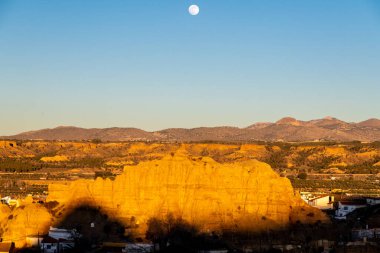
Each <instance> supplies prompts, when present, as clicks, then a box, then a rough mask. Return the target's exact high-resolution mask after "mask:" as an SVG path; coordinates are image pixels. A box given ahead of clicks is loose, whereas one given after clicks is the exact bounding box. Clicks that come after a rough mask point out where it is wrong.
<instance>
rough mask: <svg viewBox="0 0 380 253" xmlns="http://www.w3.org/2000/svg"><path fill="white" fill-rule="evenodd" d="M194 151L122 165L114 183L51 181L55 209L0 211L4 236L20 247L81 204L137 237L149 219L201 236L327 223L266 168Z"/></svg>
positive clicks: (22, 206) (50, 198)
mask: <svg viewBox="0 0 380 253" xmlns="http://www.w3.org/2000/svg"><path fill="white" fill-rule="evenodd" d="M195 148H199V149H202V148H204V147H202V145H200V146H199V147H198V146H196V145H194V146H191V147H190V146H186V145H184V146H182V147H180V148H178V149H176V151H175V152H167V153H166V155H165V156H163V157H162V158H161V159H156V160H151V161H145V162H140V163H138V164H137V165H128V166H125V167H124V172H123V173H122V174H121V175H119V176H117V177H116V178H115V179H114V180H110V179H102V178H97V179H96V180H78V181H72V182H66V181H63V182H58V181H57V182H56V183H53V184H50V185H49V195H48V199H47V201H48V202H53V201H54V202H55V201H56V202H58V205H57V206H54V207H53V208H49V210H47V209H46V208H45V207H44V206H43V205H40V204H33V203H31V201H23V202H20V207H18V208H15V209H14V210H10V209H9V208H3V209H1V210H0V211H1V215H0V224H1V229H2V232H3V235H4V238H8V239H9V240H14V241H16V246H18V247H21V246H23V245H24V244H25V235H26V234H25V233H26V232H25V231H27V233H28V234H29V235H30V234H37V233H38V234H43V233H46V232H47V229H48V226H49V225H57V224H60V222H62V220H64V219H65V217H66V216H67V215H68V214H69V213H70V212H71V211H72V210H73V209H75V208H76V207H78V206H83V205H90V206H93V207H96V208H98V209H99V210H101V212H102V213H105V214H107V215H108V217H112V218H113V219H115V220H117V221H120V222H121V223H122V224H124V225H125V226H129V225H131V224H130V221H131V220H133V221H134V223H135V224H134V225H135V226H133V229H134V230H135V231H134V232H133V233H134V234H140V235H143V234H144V233H145V230H146V224H147V221H148V219H149V218H152V217H157V218H164V217H166V216H167V215H168V214H172V215H174V216H177V217H181V218H183V219H184V220H186V221H188V222H189V223H191V224H193V225H195V226H197V227H198V228H199V229H200V230H201V231H206V232H207V231H220V230H222V229H228V230H233V231H237V232H239V231H245V230H249V231H261V230H266V229H277V228H283V227H285V226H287V225H289V224H291V223H295V222H298V221H300V222H303V223H315V222H317V221H319V220H320V221H327V218H326V217H325V216H324V215H323V213H322V212H320V211H319V210H317V209H314V208H311V207H309V206H308V205H306V204H305V203H304V201H302V200H301V199H300V197H299V196H298V195H297V194H295V193H294V191H293V188H292V186H291V184H290V181H289V180H288V179H286V178H283V177H280V176H278V175H277V174H276V173H275V172H274V171H273V170H272V169H271V168H270V166H269V165H267V164H265V163H262V162H259V161H257V160H254V159H246V160H242V161H235V162H226V163H219V162H216V161H215V160H213V159H212V158H210V157H208V156H194V155H190V154H189V150H190V152H191V151H192V150H191V149H195ZM221 148H223V146H221ZM224 148H230V146H226V147H224ZM238 151H239V150H238ZM259 151H260V152H261V151H263V150H262V149H259V150H258V152H259ZM239 152H246V150H244V149H240V151H239ZM193 153H194V151H193ZM9 217H11V218H9ZM21 231H22V232H21ZM20 233H21V234H22V235H21V234H20ZM24 234H25V235H24ZM20 238H21V239H20ZM15 239H17V240H15Z"/></svg>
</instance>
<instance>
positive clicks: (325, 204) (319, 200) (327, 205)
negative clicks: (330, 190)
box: [301, 192, 334, 210]
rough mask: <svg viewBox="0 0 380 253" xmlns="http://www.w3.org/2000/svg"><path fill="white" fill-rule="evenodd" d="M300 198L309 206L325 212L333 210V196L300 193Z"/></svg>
mask: <svg viewBox="0 0 380 253" xmlns="http://www.w3.org/2000/svg"><path fill="white" fill-rule="evenodd" d="M301 198H302V199H303V200H304V201H305V202H306V203H307V204H308V205H310V206H312V207H315V208H318V209H322V210H327V209H333V208H334V196H330V195H328V194H323V193H319V194H314V193H310V192H302V193H301Z"/></svg>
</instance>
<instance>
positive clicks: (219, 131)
mask: <svg viewBox="0 0 380 253" xmlns="http://www.w3.org/2000/svg"><path fill="white" fill-rule="evenodd" d="M0 138H2V139H17V140H66V141H67V140H94V139H99V140H102V141H138V140H141V141H226V142H231V141H368V142H371V141H379V140H380V120H379V119H369V120H366V121H363V122H359V123H349V122H344V121H342V120H339V119H336V118H332V117H325V118H323V119H316V120H310V121H301V120H297V119H294V118H291V117H286V118H282V119H280V120H279V121H277V122H275V123H270V122H265V123H255V124H253V125H250V126H248V127H246V128H238V127H227V126H221V127H199V128H191V129H186V128H169V129H164V130H161V131H155V132H147V131H144V130H141V129H137V128H118V127H113V128H90V129H86V128H79V127H71V126H67V127H66V126H65V127H62V126H61V127H57V128H53V129H42V130H37V131H30V132H24V133H20V134H17V135H13V136H3V137H0Z"/></svg>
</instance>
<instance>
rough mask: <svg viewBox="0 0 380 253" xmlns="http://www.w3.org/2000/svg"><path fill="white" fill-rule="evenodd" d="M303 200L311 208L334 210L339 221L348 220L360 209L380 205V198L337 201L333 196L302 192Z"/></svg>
mask: <svg viewBox="0 0 380 253" xmlns="http://www.w3.org/2000/svg"><path fill="white" fill-rule="evenodd" d="M301 198H302V199H303V200H304V201H305V202H306V203H307V204H309V205H310V206H313V207H315V208H318V209H321V210H325V211H326V210H334V218H335V219H337V220H345V219H347V215H349V214H350V213H352V212H354V211H355V210H358V209H360V208H366V207H369V206H374V205H380V198H375V197H366V198H351V199H349V198H343V199H340V200H335V197H334V196H333V195H329V194H324V193H310V192H301Z"/></svg>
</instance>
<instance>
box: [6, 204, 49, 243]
mask: <svg viewBox="0 0 380 253" xmlns="http://www.w3.org/2000/svg"><path fill="white" fill-rule="evenodd" d="M51 222H52V216H51V214H50V213H49V212H48V210H47V209H46V208H45V207H44V206H42V205H40V204H33V203H31V201H22V204H21V205H20V206H19V207H17V208H13V209H11V208H9V207H8V206H5V205H2V206H1V208H0V231H1V237H2V239H3V241H4V242H14V243H15V245H16V247H17V248H21V247H23V246H25V245H26V240H27V237H28V236H36V235H38V234H39V235H44V234H46V233H47V231H48V229H49V226H50V224H51Z"/></svg>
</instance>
